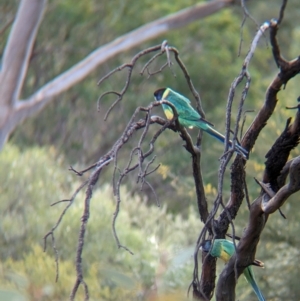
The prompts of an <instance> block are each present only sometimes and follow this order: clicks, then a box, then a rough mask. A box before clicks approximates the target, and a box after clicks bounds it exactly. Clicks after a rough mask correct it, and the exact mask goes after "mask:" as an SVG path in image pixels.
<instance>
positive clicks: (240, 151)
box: [205, 127, 249, 160]
mask: <svg viewBox="0 0 300 301" xmlns="http://www.w3.org/2000/svg"><path fill="white" fill-rule="evenodd" d="M205 131H206V132H207V133H208V134H210V135H212V136H213V137H215V138H216V139H218V140H219V141H221V142H222V143H224V142H225V137H224V136H223V135H222V134H220V133H219V132H217V131H216V130H215V129H213V128H211V127H207V129H205ZM229 146H230V147H232V141H231V140H229ZM235 151H236V152H237V153H238V154H240V155H242V156H243V157H244V158H245V159H246V160H248V158H249V153H248V151H246V150H245V149H244V148H243V147H242V146H240V145H239V144H235Z"/></svg>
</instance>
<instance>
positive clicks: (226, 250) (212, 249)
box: [200, 239, 266, 301]
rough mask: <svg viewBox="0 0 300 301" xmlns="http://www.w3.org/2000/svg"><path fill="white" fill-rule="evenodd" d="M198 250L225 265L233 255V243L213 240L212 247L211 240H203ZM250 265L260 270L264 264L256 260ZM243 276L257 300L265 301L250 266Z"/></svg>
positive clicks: (225, 240)
mask: <svg viewBox="0 0 300 301" xmlns="http://www.w3.org/2000/svg"><path fill="white" fill-rule="evenodd" d="M200 250H202V251H203V252H207V253H209V254H210V255H211V256H213V257H218V258H220V259H222V260H223V261H224V262H225V263H227V262H228V261H229V259H230V258H231V256H232V255H233V254H234V253H235V248H234V244H233V242H232V241H230V240H227V239H215V240H214V242H213V245H212V240H205V241H204V242H203V243H202V245H201V247H200ZM252 265H256V266H259V267H262V268H263V267H264V263H263V262H261V261H260V260H257V259H255V260H254V261H253V263H252ZM244 276H245V278H246V280H247V281H248V282H249V283H250V284H251V286H252V288H253V290H254V292H255V294H256V296H257V298H258V300H259V301H266V299H265V298H264V296H263V294H262V292H261V291H260V289H259V287H258V285H257V283H256V281H255V278H254V274H253V271H252V267H251V265H249V266H248V267H246V268H245V269H244Z"/></svg>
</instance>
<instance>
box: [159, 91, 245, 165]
mask: <svg viewBox="0 0 300 301" xmlns="http://www.w3.org/2000/svg"><path fill="white" fill-rule="evenodd" d="M154 98H155V100H156V101H161V100H167V101H169V102H170V103H172V104H173V105H174V107H175V108H176V111H177V113H178V121H179V123H180V124H181V125H182V126H184V127H189V128H191V127H194V126H195V127H197V128H199V129H201V130H204V131H205V132H207V133H208V134H210V135H212V136H213V137H215V138H217V139H218V140H220V141H221V142H222V143H224V141H225V137H224V136H223V135H222V134H220V133H219V132H217V131H216V130H215V129H213V128H212V127H213V124H212V123H210V122H208V121H207V120H205V119H203V118H202V117H201V116H200V115H199V113H198V112H197V111H196V110H195V109H194V108H193V107H192V106H191V102H190V100H189V99H187V98H186V97H184V96H183V95H181V94H179V93H177V92H175V91H173V90H172V89H170V88H162V89H158V90H156V91H155V92H154ZM162 107H163V110H164V113H165V115H166V117H167V119H169V120H171V119H172V118H173V110H172V108H171V107H170V106H168V105H166V104H162ZM229 145H230V146H232V141H229ZM235 151H236V152H237V153H238V154H240V155H242V156H243V157H244V158H245V159H248V151H246V150H245V149H244V148H243V147H241V146H240V145H238V144H236V145H235Z"/></svg>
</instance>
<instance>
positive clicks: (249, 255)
mask: <svg viewBox="0 0 300 301" xmlns="http://www.w3.org/2000/svg"><path fill="white" fill-rule="evenodd" d="M284 5H285V1H284V3H283V5H282V9H281V16H283V11H284V7H285V6H284ZM277 30H278V23H277V22H276V21H275V20H272V21H271V22H270V41H271V45H272V49H273V55H274V60H275V62H276V63H277V65H278V66H279V67H280V72H279V74H278V75H277V76H276V78H275V79H274V80H273V82H272V83H271V85H270V86H269V88H268V90H267V94H266V99H265V103H264V105H263V107H262V108H261V110H260V111H259V113H258V115H257V116H256V118H255V119H254V121H253V123H252V124H251V126H250V127H249V129H248V131H247V132H246V134H245V136H244V138H243V141H242V145H243V146H244V147H245V146H246V147H247V149H248V148H251V147H252V146H253V144H254V143H255V140H256V138H257V137H258V135H259V133H260V131H261V129H262V128H263V127H264V126H265V125H266V123H267V120H268V119H269V118H270V116H271V115H272V113H273V111H274V108H275V106H276V103H277V93H278V91H279V90H280V88H281V87H282V86H285V85H286V83H287V82H288V81H289V80H290V79H291V78H293V77H294V76H295V75H296V74H298V73H299V72H300V62H299V59H298V58H297V59H294V60H292V61H290V62H287V61H285V60H284V59H282V58H281V56H280V51H279V46H278V43H277V39H276V33H277ZM297 118H299V117H298V116H297ZM297 118H296V123H295V124H294V125H292V126H290V127H288V129H286V130H285V131H284V132H283V134H282V137H283V138H279V139H278V140H277V142H278V143H281V146H282V147H283V151H284V152H287V153H288V154H289V152H290V150H291V149H292V148H293V147H295V145H297V144H298V142H299V134H296V135H294V136H293V135H292V134H291V131H292V129H293V128H294V129H296V128H297V127H298V121H297ZM295 132H296V131H295ZM287 133H289V134H290V136H293V137H291V138H290V139H291V140H289V138H288V136H289V135H288V134H287ZM298 133H299V130H298ZM287 141H288V142H287ZM283 145H286V146H285V147H284V146H283ZM272 148H273V151H272V149H271V150H270V152H269V154H268V157H272V156H276V152H275V150H276V146H275V145H273V147H272ZM273 152H275V155H274V154H273ZM284 157H285V161H283V162H280V163H279V165H280V166H281V169H282V168H283V167H284V166H285V164H286V160H287V155H284ZM235 163H237V162H235ZM235 163H234V164H235ZM240 164H242V162H240ZM292 166H293V168H292ZM237 167H238V164H236V165H235V168H234V169H233V170H234V171H235V169H236V168H237ZM276 170H277V169H276ZM298 170H299V160H296V161H295V164H294V165H293V163H291V165H290V183H289V184H287V185H285V186H283V187H282V190H281V189H280V190H279V191H280V193H279V191H278V192H277V193H276V194H275V196H274V197H273V198H271V197H270V195H269V194H268V193H265V192H263V193H262V195H261V196H260V197H258V198H257V199H256V200H255V201H254V202H253V203H252V205H251V208H250V217H249V223H248V226H247V228H246V230H245V231H244V233H243V235H242V237H241V240H240V243H239V244H238V246H237V252H236V255H234V256H233V257H232V258H231V259H230V261H229V263H228V264H227V266H226V268H225V269H224V270H223V272H222V273H221V275H220V278H219V281H218V285H217V292H216V294H217V300H222V301H223V300H234V299H235V294H234V291H235V285H236V278H237V277H238V276H239V275H240V274H241V273H242V272H243V270H244V268H245V267H247V266H248V265H249V264H251V261H253V260H254V255H255V251H256V247H257V244H258V241H259V238H260V234H261V232H262V231H263V228H264V226H265V223H266V222H267V219H268V214H269V213H272V212H274V211H275V210H277V209H278V208H279V207H280V206H281V205H282V204H283V203H284V202H285V200H286V199H287V197H288V196H290V195H291V194H292V193H294V192H295V191H298V190H299V189H300V184H299V180H297V177H298V178H299V171H298ZM265 174H266V178H269V177H270V172H268V170H267V166H266V173H265ZM279 176H280V170H279V168H278V171H277V172H276V174H275V175H274V177H276V179H277V178H278V177H279ZM272 177H273V175H272ZM233 196H234V194H232V196H231V200H230V202H229V204H228V205H227V206H229V205H231V206H236V205H237V203H236V201H237V199H233ZM270 199H272V202H271V203H270ZM268 204H269V205H268ZM231 208H232V207H231ZM264 212H265V213H264ZM233 213H235V210H234V212H233ZM223 216H224V213H223Z"/></svg>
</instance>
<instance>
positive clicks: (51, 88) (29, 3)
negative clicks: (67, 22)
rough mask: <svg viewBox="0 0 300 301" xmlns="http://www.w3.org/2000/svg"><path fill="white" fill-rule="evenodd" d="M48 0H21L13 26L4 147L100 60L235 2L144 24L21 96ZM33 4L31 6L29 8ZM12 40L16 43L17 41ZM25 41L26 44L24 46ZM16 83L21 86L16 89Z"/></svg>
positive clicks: (1, 123)
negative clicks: (15, 132)
mask: <svg viewBox="0 0 300 301" xmlns="http://www.w3.org/2000/svg"><path fill="white" fill-rule="evenodd" d="M45 1H46V0H44V1H38V0H23V1H22V2H21V5H20V7H19V13H18V15H17V17H16V19H15V23H14V26H13V28H14V30H13V31H12V33H11V38H10V40H9V43H8V47H7V51H6V52H5V55H4V57H3V68H4V69H5V70H7V67H6V66H9V74H8V73H7V72H6V71H4V70H3V71H2V74H3V75H2V76H1V79H3V78H4V79H5V83H1V82H2V80H0V83H1V86H0V100H1V102H2V103H3V105H1V110H0V149H1V148H2V147H3V145H4V143H5V142H6V140H7V138H8V135H9V134H10V133H11V132H12V131H13V130H14V129H15V127H16V126H17V125H18V124H20V123H21V122H23V121H24V120H25V119H26V118H28V117H30V116H33V115H34V114H35V113H37V112H38V111H40V110H41V109H42V108H43V107H44V106H45V105H46V104H48V103H49V102H50V101H51V100H52V99H53V97H55V96H57V95H59V94H61V93H62V92H64V91H66V90H68V89H69V88H70V87H72V86H74V85H75V84H76V83H78V82H79V81H81V80H82V79H84V78H85V77H86V76H87V75H88V74H89V73H91V72H92V71H93V70H95V69H96V68H97V67H98V66H99V65H100V64H102V63H104V62H106V61H107V60H108V59H110V58H112V57H114V56H116V55H117V54H119V53H121V52H124V51H126V50H128V49H131V48H133V47H135V46H137V45H139V44H141V43H143V42H145V41H147V40H150V39H153V38H155V37H158V36H160V35H162V34H164V33H166V32H168V31H170V30H173V29H176V28H180V27H183V26H186V25H188V24H190V23H191V22H194V21H195V20H198V19H201V18H205V17H206V16H209V15H211V14H214V13H216V12H218V11H219V10H221V9H223V8H225V7H228V6H230V5H232V4H234V2H235V1H234V0H214V1H210V2H207V3H199V4H196V5H194V6H192V7H189V8H187V9H183V10H181V11H179V12H177V13H175V14H172V15H169V16H167V17H163V18H160V19H158V20H156V21H153V22H150V23H148V24H146V25H144V26H141V27H139V28H137V29H135V30H133V31H131V32H129V33H127V34H125V35H123V36H121V37H118V38H116V39H115V40H114V41H112V42H110V43H108V44H106V45H103V46H102V47H99V48H98V49H96V50H94V51H93V52H92V53H90V54H89V55H88V56H87V57H86V58H85V59H83V60H82V61H80V62H79V63H78V64H76V65H74V66H73V67H72V68H70V69H69V70H67V71H65V72H63V73H62V74H60V75H59V76H57V77H55V78H54V79H53V80H51V81H50V82H48V83H46V84H45V85H44V86H43V87H41V88H40V89H39V90H38V91H36V92H35V93H33V94H32V95H31V96H30V97H28V98H27V99H23V100H20V99H19V94H20V91H21V89H22V85H23V80H24V77H25V75H26V71H27V65H28V62H29V55H30V53H31V49H32V45H33V42H34V39H35V35H36V31H37V29H38V25H39V22H40V20H41V16H42V12H43V8H44V3H45ZM25 7H26V8H25ZM29 7H30V8H31V9H28V8H29ZM24 22H28V23H29V26H27V25H28V24H26V26H25V24H24ZM17 25H18V26H17ZM21 25H22V26H21ZM30 25H31V26H30ZM20 26H21V27H22V28H21V29H23V30H25V29H26V30H27V31H28V32H29V34H28V33H27V35H26V34H23V35H22V34H21V35H20V37H19V38H20V39H21V40H20V41H18V39H16V38H17V37H18V36H19V33H20V32H21V33H22V31H23V30H22V31H19V30H20ZM17 30H18V31H17ZM10 41H12V42H13V41H14V42H16V43H15V44H13V43H12V42H11V43H10ZM25 42H26V44H25V45H27V47H26V48H24V43H25ZM9 45H12V46H14V47H13V49H14V50H13V51H12V46H9ZM18 49H20V51H23V52H24V53H23V55H20V53H19V52H17V53H16V51H17V50H18ZM8 50H9V51H8ZM17 56H18V59H17ZM14 61H15V62H18V65H16V66H15V64H14ZM10 63H12V64H10ZM15 87H17V89H14V88H15Z"/></svg>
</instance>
